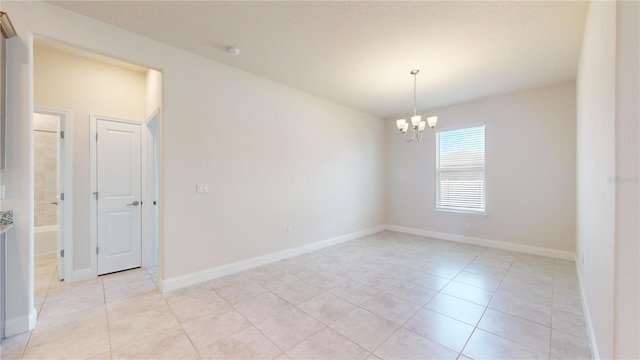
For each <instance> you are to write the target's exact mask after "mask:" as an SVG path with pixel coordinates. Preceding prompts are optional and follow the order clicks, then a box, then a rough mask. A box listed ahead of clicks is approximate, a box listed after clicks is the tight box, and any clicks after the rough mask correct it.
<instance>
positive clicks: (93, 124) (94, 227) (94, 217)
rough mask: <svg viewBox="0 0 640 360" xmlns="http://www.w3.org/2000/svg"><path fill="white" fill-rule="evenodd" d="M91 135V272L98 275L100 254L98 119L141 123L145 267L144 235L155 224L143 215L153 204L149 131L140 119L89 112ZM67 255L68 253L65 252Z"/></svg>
mask: <svg viewBox="0 0 640 360" xmlns="http://www.w3.org/2000/svg"><path fill="white" fill-rule="evenodd" d="M89 118H90V119H89V120H90V121H89V135H90V141H89V163H90V164H89V183H90V189H91V190H90V191H91V193H90V194H89V198H90V199H91V200H90V201H91V203H90V206H89V213H90V215H89V218H90V220H89V226H90V227H89V229H90V241H89V243H90V247H89V249H90V254H91V257H90V262H91V274H92V277H94V278H95V277H97V276H98V255H97V254H96V252H95V251H94V250H93V249H95V248H97V247H98V201H97V200H96V197H95V192H97V191H98V176H97V175H98V163H97V142H96V136H97V133H98V130H97V124H98V120H105V121H113V122H120V123H126V124H133V125H139V126H140V129H141V131H140V136H141V139H140V145H141V147H140V151H141V154H140V167H141V169H140V173H141V176H142V177H141V181H140V195H141V198H140V201H141V203H142V204H141V206H142V209H141V216H140V218H141V219H140V221H141V224H140V225H141V234H140V241H141V242H142V254H141V264H142V267H145V264H144V259H145V257H146V251H149V249H148V247H145V246H144V237H145V234H146V233H148V232H149V231H153V228H152V226H153V224H150V223H149V221H145V217H144V216H143V214H144V212H145V209H146V207H149V206H150V205H151V204H150V203H149V199H147V198H146V196H145V195H146V194H147V184H148V181H149V180H148V179H149V177H150V174H149V171H148V168H149V166H148V165H147V163H148V161H149V159H148V158H149V156H148V155H147V152H148V150H147V149H148V147H147V146H146V145H145V144H147V143H148V141H149V139H148V138H149V132H148V130H146V129H147V127H146V126H144V125H145V122H144V121H139V120H129V119H122V118H117V117H113V116H103V115H98V114H93V113H92V114H89ZM65 255H66V254H65Z"/></svg>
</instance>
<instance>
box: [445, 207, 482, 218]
mask: <svg viewBox="0 0 640 360" xmlns="http://www.w3.org/2000/svg"><path fill="white" fill-rule="evenodd" d="M435 211H436V212H442V213H450V214H459V215H470V216H477V217H487V213H486V212H485V211H482V212H480V211H466V210H456V209H443V208H435Z"/></svg>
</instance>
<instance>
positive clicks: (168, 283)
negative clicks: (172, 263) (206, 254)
mask: <svg viewBox="0 0 640 360" xmlns="http://www.w3.org/2000/svg"><path fill="white" fill-rule="evenodd" d="M384 230H385V227H384V226H378V227H375V228H371V229H366V230H362V231H356V232H354V233H350V234H346V235H341V236H336V237H334V238H331V239H327V240H320V241H317V242H314V243H312V244H307V245H302V246H298V247H295V248H292V249H287V250H282V251H276V252H274V253H270V254H266V255H262V256H257V257H254V258H250V259H246V260H240V261H236V262H233V263H231V264H226V265H222V266H218V267H214V268H210V269H206V270H202V271H197V272H193V273H190V274H186V275H180V276H175V277H172V278H169V279H160V281H159V284H158V285H159V286H158V287H159V288H160V291H161V292H167V291H172V290H177V289H180V288H183V287H186V286H190V285H195V284H198V283H201V282H204V281H208V280H212V279H215V278H217V277H221V276H225V275H229V274H233V273H236V272H239V271H244V270H247V269H250V268H253V267H256V266H260V265H264V264H268V263H272V262H274V261H278V260H282V259H286V258H289V257H292V256H296V255H300V254H304V253H307V252H310V251H314V250H318V249H322V248H325V247H328V246H332V245H336V244H340V243H343V242H346V241H349V240H353V239H357V238H360V237H363V236H366V235H371V234H375V233H378V232H381V231H384Z"/></svg>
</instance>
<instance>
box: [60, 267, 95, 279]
mask: <svg viewBox="0 0 640 360" xmlns="http://www.w3.org/2000/svg"><path fill="white" fill-rule="evenodd" d="M96 271H97V270H96ZM96 276H97V275H96V274H95V271H94V269H93V267H89V268H86V269H80V270H74V271H73V275H72V277H73V281H84V280H91V279H93V278H95V277H96ZM64 282H67V280H66V279H65V281H64Z"/></svg>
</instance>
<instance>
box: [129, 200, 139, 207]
mask: <svg viewBox="0 0 640 360" xmlns="http://www.w3.org/2000/svg"><path fill="white" fill-rule="evenodd" d="M138 205H140V202H139V201H138V200H136V201H134V202H132V203H131V204H127V206H138Z"/></svg>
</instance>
